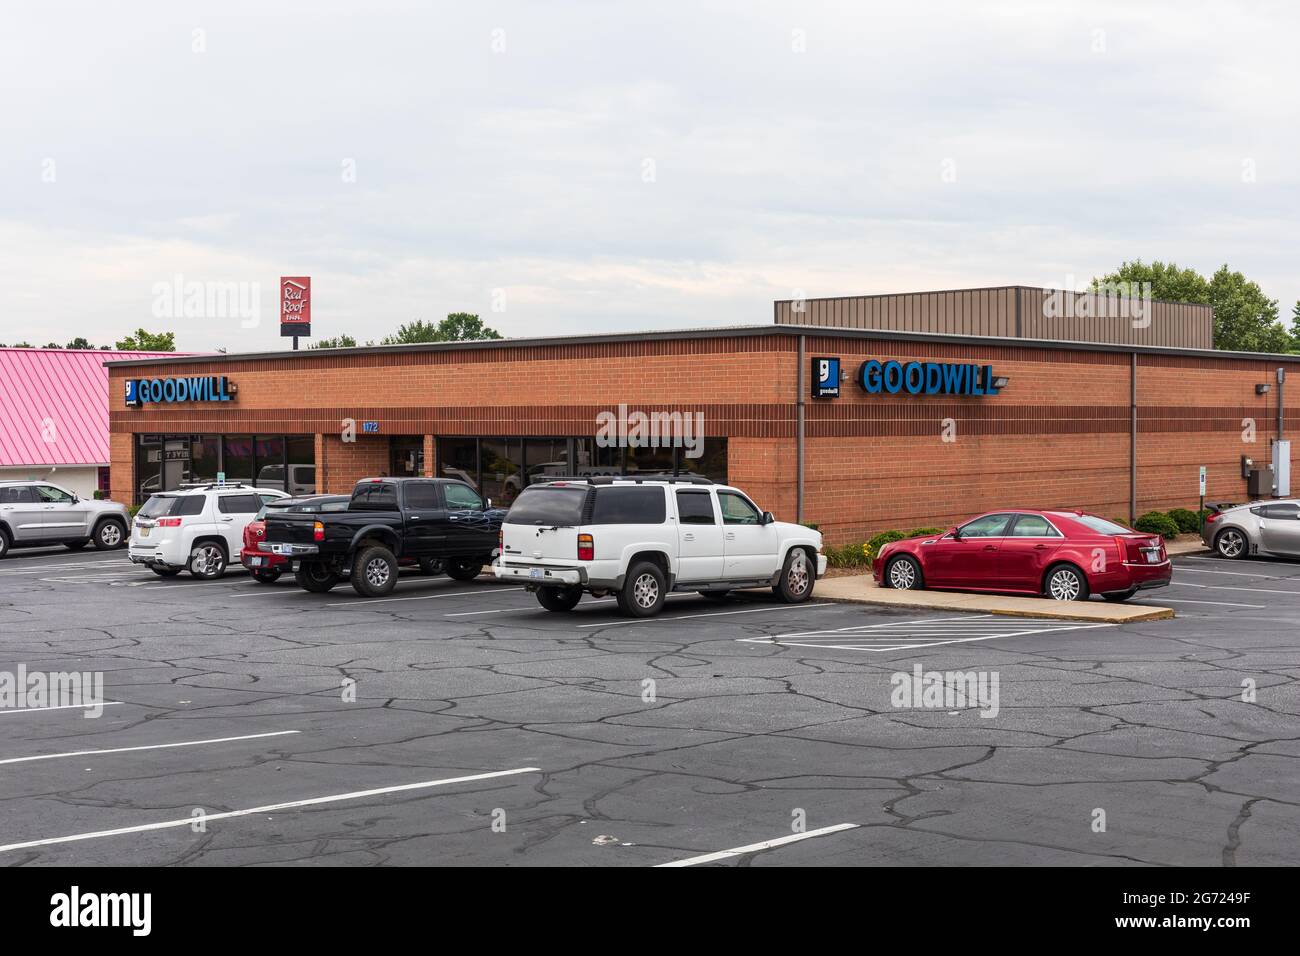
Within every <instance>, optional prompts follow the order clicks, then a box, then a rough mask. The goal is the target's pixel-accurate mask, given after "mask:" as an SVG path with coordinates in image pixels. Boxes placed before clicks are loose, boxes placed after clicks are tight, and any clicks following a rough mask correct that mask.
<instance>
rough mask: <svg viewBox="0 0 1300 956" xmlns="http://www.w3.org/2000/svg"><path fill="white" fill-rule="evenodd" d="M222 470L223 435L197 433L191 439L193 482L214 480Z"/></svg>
mask: <svg viewBox="0 0 1300 956" xmlns="http://www.w3.org/2000/svg"><path fill="white" fill-rule="evenodd" d="M219 471H221V436H220V435H195V436H194V437H193V438H191V439H190V477H189V480H190V481H193V482H196V483H197V482H204V481H206V482H213V481H216V480H217V472H219Z"/></svg>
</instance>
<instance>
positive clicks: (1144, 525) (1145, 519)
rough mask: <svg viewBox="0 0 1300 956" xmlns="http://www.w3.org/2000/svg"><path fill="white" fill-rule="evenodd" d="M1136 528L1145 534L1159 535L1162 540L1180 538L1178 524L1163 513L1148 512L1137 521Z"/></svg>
mask: <svg viewBox="0 0 1300 956" xmlns="http://www.w3.org/2000/svg"><path fill="white" fill-rule="evenodd" d="M1134 527H1135V528H1136V529H1137V530H1138V531H1141V532H1142V533H1143V534H1158V535H1160V536H1161V537H1162V538H1176V537H1178V523H1177V522H1176V521H1174V519H1173V518H1171V517H1169V515H1167V514H1165V513H1164V512H1163V511H1148V512H1147V513H1146V514H1144V515H1143V516H1142V517H1140V518H1138V519H1137V524H1136V525H1134Z"/></svg>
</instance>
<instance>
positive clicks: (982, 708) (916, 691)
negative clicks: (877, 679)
mask: <svg viewBox="0 0 1300 956" xmlns="http://www.w3.org/2000/svg"><path fill="white" fill-rule="evenodd" d="M889 683H890V684H891V685H892V686H893V688H894V689H893V691H892V692H891V693H890V695H889V702H890V703H891V704H892V705H893V706H894V707H897V708H900V709H904V710H922V709H928V710H965V709H966V708H970V707H976V708H979V712H980V716H981V717H996V716H997V715H998V711H999V710H1000V709H1001V704H1000V702H999V695H998V684H999V678H998V672H997V671H923V670H922V669H921V665H920V664H916V665H915V666H913V668H912V672H911V673H910V674H909V673H908V672H907V671H898V672H896V673H895V674H894V675H893V676H892V677H890V678H889Z"/></svg>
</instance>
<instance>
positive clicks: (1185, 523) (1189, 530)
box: [1169, 508, 1201, 534]
mask: <svg viewBox="0 0 1300 956" xmlns="http://www.w3.org/2000/svg"><path fill="white" fill-rule="evenodd" d="M1169 517H1170V518H1172V519H1173V521H1174V524H1176V525H1178V531H1179V533H1180V534H1195V533H1196V532H1197V531H1200V530H1201V519H1200V518H1198V517H1197V516H1196V512H1195V511H1188V510H1187V509H1186V508H1170V509H1169Z"/></svg>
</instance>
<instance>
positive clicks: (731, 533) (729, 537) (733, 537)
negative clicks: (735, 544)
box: [727, 531, 736, 541]
mask: <svg viewBox="0 0 1300 956" xmlns="http://www.w3.org/2000/svg"><path fill="white" fill-rule="evenodd" d="M727 540H728V541H735V540H736V532H734V531H728V532H727Z"/></svg>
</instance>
